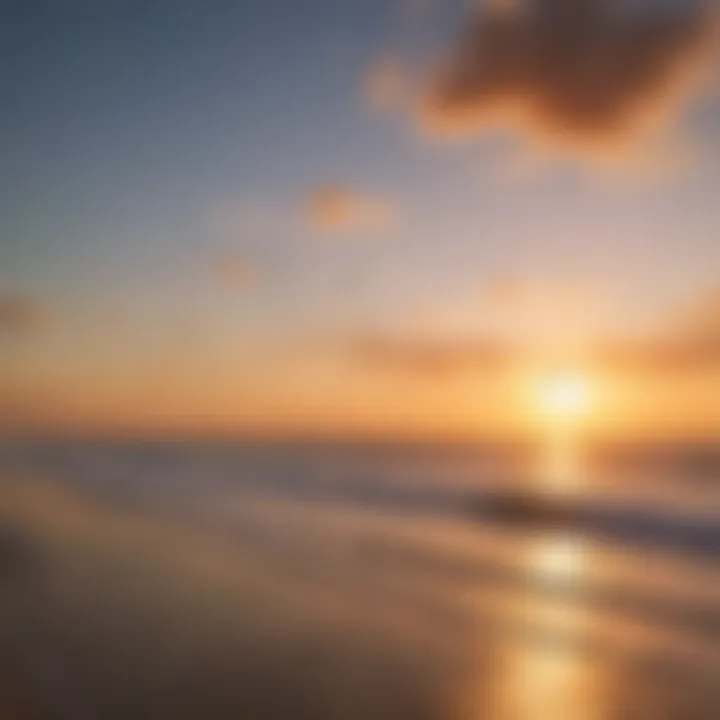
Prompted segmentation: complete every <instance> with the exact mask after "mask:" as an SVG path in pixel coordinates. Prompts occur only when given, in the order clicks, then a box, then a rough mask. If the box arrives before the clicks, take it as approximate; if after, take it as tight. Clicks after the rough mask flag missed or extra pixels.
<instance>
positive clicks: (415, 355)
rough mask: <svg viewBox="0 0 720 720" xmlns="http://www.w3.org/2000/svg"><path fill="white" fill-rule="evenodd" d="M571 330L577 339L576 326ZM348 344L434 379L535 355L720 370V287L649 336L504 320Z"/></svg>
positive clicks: (364, 358)
mask: <svg viewBox="0 0 720 720" xmlns="http://www.w3.org/2000/svg"><path fill="white" fill-rule="evenodd" d="M497 292H498V294H499V297H498V302H503V303H504V302H506V301H509V302H512V303H514V302H515V300H516V295H517V293H522V292H524V289H523V288H522V287H521V286H519V285H518V286H516V285H515V284H511V283H509V282H508V283H507V284H504V283H499V284H498V286H497ZM550 315H551V317H552V313H550ZM550 329H551V330H552V323H551V325H550ZM561 334H562V333H560V332H559V333H558V337H560V336H561ZM548 335H549V337H548ZM568 337H570V338H571V339H572V334H570V335H569V336H568ZM344 349H345V352H346V353H347V354H348V355H349V356H350V358H351V359H352V360H353V361H355V362H358V363H361V364H362V365H363V366H365V367H366V368H368V369H371V370H379V371H383V372H388V373H393V374H395V375H398V376H401V377H408V378H412V377H415V378H418V379H427V380H431V381H432V380H438V379H444V378H455V377H461V376H466V375H470V376H472V375H479V374H487V375H491V376H499V375H500V374H502V373H504V372H514V371H516V370H522V369H523V368H527V366H528V364H529V365H533V364H534V363H535V362H540V363H547V362H550V363H560V364H562V363H563V362H571V363H575V362H578V361H579V362H581V363H582V364H589V365H590V366H592V367H596V368H597V369H598V371H599V372H601V373H606V372H607V373H610V374H619V375H630V376H644V377H647V378H648V379H652V378H661V377H662V378H672V379H676V378H678V379H679V378H681V377H688V376H691V375H692V374H694V373H705V372H708V371H711V372H713V371H720V290H718V291H716V292H713V293H710V294H708V295H707V296H705V297H702V298H700V299H698V300H696V301H695V303H693V304H692V305H691V306H690V308H688V309H685V310H682V311H679V312H676V313H673V315H672V316H671V317H668V318H666V319H665V321H664V323H663V326H662V327H661V329H659V330H658V331H656V332H655V333H652V334H648V335H645V336H640V335H634V336H627V337H623V338H615V339H613V338H612V337H610V336H607V335H597V334H596V336H595V339H594V340H591V339H590V338H589V337H585V338H583V339H582V340H581V341H578V343H572V342H570V343H566V344H563V343H558V342H556V338H554V337H553V336H552V332H550V333H547V332H543V333H537V334H533V333H530V332H528V331H527V328H525V327H520V328H517V327H512V326H506V325H504V324H503V323H500V325H499V326H498V327H497V328H495V329H494V330H489V331H487V332H485V333H484V334H483V335H475V336H471V335H468V336H463V337H447V336H445V337H442V336H437V335H436V336H432V337H428V336H425V337H420V336H417V335H412V334H394V335H389V334H382V333H378V334H375V335H372V334H369V335H362V336H358V337H356V338H354V339H353V340H352V341H351V342H349V343H347V344H346V345H345V348H344Z"/></svg>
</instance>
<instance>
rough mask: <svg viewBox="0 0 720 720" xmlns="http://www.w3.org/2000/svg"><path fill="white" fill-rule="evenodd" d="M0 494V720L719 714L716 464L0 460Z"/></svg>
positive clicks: (364, 455) (597, 452)
mask: <svg viewBox="0 0 720 720" xmlns="http://www.w3.org/2000/svg"><path fill="white" fill-rule="evenodd" d="M0 478H1V480H0V591H1V592H0V718H2V719H3V720H4V719H5V718H8V719H25V718H33V719H34V718H38V719H40V718H43V719H44V718H47V719H48V720H55V719H58V720H65V719H68V720H70V719H72V720H85V719H88V720H89V719H93V720H95V719H97V720H113V719H115V718H118V719H120V718H133V719H143V718H148V719H151V718H163V719H164V718H173V719H175V718H179V719H183V718H202V719H207V720H213V719H214V718H223V719H224V718H248V719H250V720H252V719H254V718H263V719H267V720H274V719H276V718H278V719H279V718H292V719H298V720H305V719H307V720H325V719H327V720H335V719H338V720H346V719H349V720H354V719H358V720H360V719H373V720H384V719H385V718H387V719H395V718H398V719H402V720H404V719H406V718H407V719H410V718H412V719H418V720H421V719H425V718H427V719H428V720H431V719H438V720H440V719H445V718H447V719H448V720H465V719H468V720H470V719H484V718H487V719H488V720H526V719H527V720H531V719H532V720H620V719H621V718H622V719H624V718H627V719H628V720H644V719H646V718H647V719H648V720H663V719H668V720H696V719H697V720H701V719H704V718H707V719H708V720H709V719H710V718H713V719H715V718H718V717H720V572H718V570H719V569H720V565H719V563H718V560H719V558H720V449H719V448H718V447H712V446H709V445H668V444H665V445H663V444H658V445H652V444H644V445H631V444H624V445H615V446H612V447H611V446H606V447H603V448H598V447H593V448H573V449H572V452H569V451H567V448H565V451H563V450H562V449H558V448H546V449H543V448H542V447H540V448H537V447H531V446H520V445H513V444H506V445H492V444H483V443H478V444H470V443H464V444H461V443H457V444H452V443H446V444H441V443H436V444H432V443H429V444H420V443H418V444H410V443H395V444H393V443H376V444H371V443H364V444H363V443H345V444H342V443H319V442H318V443H295V444H292V443H285V444H281V443H249V442H245V443H231V442H215V443H211V442H183V443H180V442H176V443H173V442H130V441H127V442H115V443H109V442H108V443H102V442H25V443H10V442H8V443H5V444H4V445H2V446H1V447H0ZM536 495H537V496H538V497H540V496H541V497H542V498H543V500H542V503H541V504H539V505H538V504H535V500H532V501H529V502H530V504H529V505H527V504H526V502H525V500H524V498H529V497H531V498H535V497H536ZM518 498H520V499H521V502H519V503H518V501H517V499H518ZM538 502H539V501H538ZM558 503H559V504H558ZM558 507H561V511H557V508H558ZM548 508H549V509H548Z"/></svg>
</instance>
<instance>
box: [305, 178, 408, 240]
mask: <svg viewBox="0 0 720 720" xmlns="http://www.w3.org/2000/svg"><path fill="white" fill-rule="evenodd" d="M307 214H308V219H309V221H310V223H311V224H312V225H313V226H314V227H316V228H318V229H321V230H330V231H352V230H377V229H381V228H384V227H386V226H387V225H388V224H390V223H391V222H392V221H393V220H394V219H395V217H396V211H395V209H394V208H393V207H392V205H391V204H390V203H388V202H387V201H385V200H382V199H380V198H375V197H370V196H365V195H361V194H358V193H356V192H355V191H353V190H350V189H349V188H346V187H343V186H341V185H325V186H322V187H319V188H316V189H315V190H313V191H312V192H311V194H310V196H309V198H308V201H307Z"/></svg>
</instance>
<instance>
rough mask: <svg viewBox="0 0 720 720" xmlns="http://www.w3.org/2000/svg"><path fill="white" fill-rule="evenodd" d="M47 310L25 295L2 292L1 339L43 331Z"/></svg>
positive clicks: (0, 311)
mask: <svg viewBox="0 0 720 720" xmlns="http://www.w3.org/2000/svg"><path fill="white" fill-rule="evenodd" d="M47 320H48V312H47V309H46V308H45V307H44V306H43V305H41V304H40V303H39V302H37V301H35V300H33V299H32V298H29V297H27V296H24V295H20V294H16V293H11V292H1V291H0V338H2V337H4V336H14V335H24V334H28V333H33V332H37V331H38V330H41V329H43V328H44V327H45V326H46V324H47Z"/></svg>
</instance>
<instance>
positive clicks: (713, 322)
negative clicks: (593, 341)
mask: <svg viewBox="0 0 720 720" xmlns="http://www.w3.org/2000/svg"><path fill="white" fill-rule="evenodd" d="M597 355H598V358H599V360H600V361H601V362H602V363H603V364H604V365H605V366H607V367H609V368H611V369H614V370H616V371H619V372H626V373H627V372H630V373H639V374H653V375H658V374H663V375H668V374H677V373H685V374H687V373H696V372H707V371H714V372H720V290H719V291H716V292H714V293H710V294H709V295H708V296H707V297H704V298H702V299H701V300H699V301H698V302H696V303H695V304H693V305H692V306H691V307H690V308H689V309H688V310H687V311H685V312H681V313H679V314H678V315H677V317H676V318H674V319H673V320H672V321H671V322H668V323H667V326H666V328H665V330H664V331H662V332H658V333H656V334H654V335H651V336H649V337H645V338H640V339H634V340H633V339H625V340H619V341H614V342H613V341H611V342H608V343H606V344H605V345H603V346H602V347H600V348H599V349H598V351H597Z"/></svg>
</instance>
